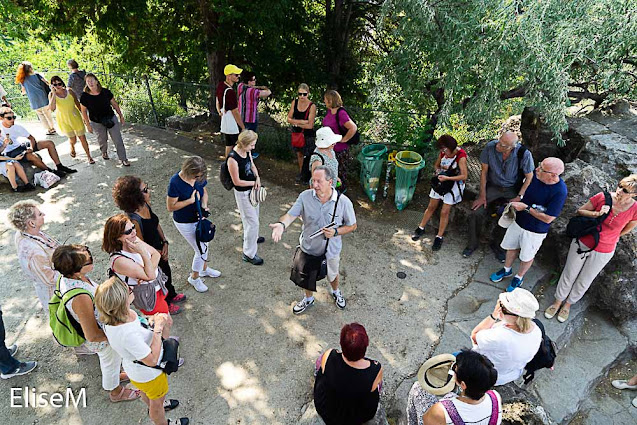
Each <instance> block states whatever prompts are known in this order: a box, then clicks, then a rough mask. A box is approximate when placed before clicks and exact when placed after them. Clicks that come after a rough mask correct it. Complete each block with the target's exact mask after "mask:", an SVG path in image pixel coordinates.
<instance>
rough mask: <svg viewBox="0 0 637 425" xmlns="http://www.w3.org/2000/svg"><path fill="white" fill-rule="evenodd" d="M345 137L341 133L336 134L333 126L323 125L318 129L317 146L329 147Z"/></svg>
mask: <svg viewBox="0 0 637 425" xmlns="http://www.w3.org/2000/svg"><path fill="white" fill-rule="evenodd" d="M341 139H343V136H341V135H340V134H334V132H333V131H332V129H331V128H329V127H321V128H319V129H318V130H316V141H315V144H316V147H317V148H329V147H330V146H332V145H333V144H334V143H338V142H340V141H341Z"/></svg>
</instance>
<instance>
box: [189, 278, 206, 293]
mask: <svg viewBox="0 0 637 425" xmlns="http://www.w3.org/2000/svg"><path fill="white" fill-rule="evenodd" d="M188 283H190V284H191V285H192V286H194V287H195V291H197V292H206V291H207V290H208V287H207V286H206V285H205V284H204V283H203V282H202V280H201V278H200V277H198V278H197V279H193V278H192V276H188Z"/></svg>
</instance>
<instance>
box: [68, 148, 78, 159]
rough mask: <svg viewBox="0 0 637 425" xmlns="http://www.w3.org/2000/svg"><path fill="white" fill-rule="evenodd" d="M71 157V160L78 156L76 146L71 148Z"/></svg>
mask: <svg viewBox="0 0 637 425" xmlns="http://www.w3.org/2000/svg"><path fill="white" fill-rule="evenodd" d="M69 155H71V158H75V157H76V156H77V152H75V146H72V147H71V153H70V154H69Z"/></svg>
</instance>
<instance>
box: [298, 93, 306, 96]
mask: <svg viewBox="0 0 637 425" xmlns="http://www.w3.org/2000/svg"><path fill="white" fill-rule="evenodd" d="M299 96H307V93H299Z"/></svg>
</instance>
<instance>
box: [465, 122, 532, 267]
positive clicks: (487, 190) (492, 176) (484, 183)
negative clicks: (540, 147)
mask: <svg viewBox="0 0 637 425" xmlns="http://www.w3.org/2000/svg"><path fill="white" fill-rule="evenodd" d="M521 149H524V151H522V152H520V150H521ZM480 163H481V164H482V171H481V172H480V193H479V194H478V198H477V199H476V200H475V201H474V202H473V204H472V205H471V210H472V212H471V214H469V229H468V230H469V243H468V244H467V246H466V248H465V249H464V251H462V255H463V256H464V257H470V256H471V254H473V252H474V251H475V250H476V249H478V246H479V241H480V233H481V232H482V229H483V227H484V221H485V219H486V218H487V217H488V215H489V214H488V211H487V209H490V208H491V207H492V206H494V205H496V204H497V201H498V200H500V199H505V200H506V201H509V202H511V201H520V200H522V197H523V196H524V194H525V193H526V189H527V188H528V187H529V185H530V184H531V179H532V178H533V156H532V155H531V151H529V150H528V149H526V148H524V147H523V146H522V145H521V144H519V143H518V136H517V135H516V134H515V133H513V132H511V131H506V132H504V133H502V135H501V136H500V138H499V139H498V140H492V141H490V142H489V143H487V144H486V146H485V147H484V149H483V150H482V153H481V154H480ZM499 229H500V228H499V227H496V228H495V231H494V232H493V238H492V240H491V248H492V249H493V250H494V252H495V253H496V257H497V258H498V260H500V261H501V262H504V252H503V251H502V249H501V248H500V247H499V243H500V241H501V240H502V236H503V235H502V232H501V231H500V230H499Z"/></svg>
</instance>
